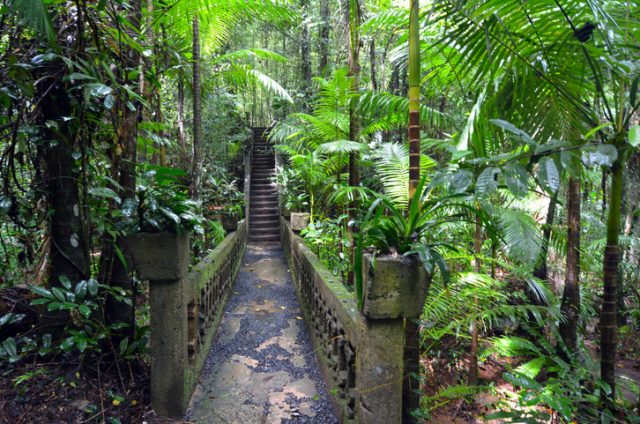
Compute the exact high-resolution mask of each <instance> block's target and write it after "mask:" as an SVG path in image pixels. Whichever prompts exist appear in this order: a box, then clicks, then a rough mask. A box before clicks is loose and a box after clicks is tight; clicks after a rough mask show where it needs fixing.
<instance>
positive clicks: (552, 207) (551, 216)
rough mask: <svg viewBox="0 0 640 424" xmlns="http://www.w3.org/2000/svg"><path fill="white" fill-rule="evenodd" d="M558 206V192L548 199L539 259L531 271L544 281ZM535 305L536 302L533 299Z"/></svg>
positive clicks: (546, 276)
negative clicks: (552, 228)
mask: <svg viewBox="0 0 640 424" xmlns="http://www.w3.org/2000/svg"><path fill="white" fill-rule="evenodd" d="M557 205H558V192H557V191H556V192H555V193H554V195H553V196H552V197H551V198H550V199H549V209H547V220H546V222H545V224H544V230H543V231H542V249H541V250H540V257H539V258H538V265H536V268H535V269H534V271H533V276H534V277H536V278H538V279H540V280H543V281H546V280H547V279H548V278H549V269H548V267H547V256H548V254H549V243H550V241H551V227H552V226H553V222H554V220H555V216H556V207H557ZM532 300H533V301H534V302H536V304H538V301H537V300H535V299H533V298H532Z"/></svg>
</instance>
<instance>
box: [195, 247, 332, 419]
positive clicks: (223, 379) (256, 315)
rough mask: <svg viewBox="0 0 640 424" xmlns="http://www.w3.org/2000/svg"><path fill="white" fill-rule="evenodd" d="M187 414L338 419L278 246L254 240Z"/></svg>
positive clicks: (203, 417)
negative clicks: (256, 242)
mask: <svg viewBox="0 0 640 424" xmlns="http://www.w3.org/2000/svg"><path fill="white" fill-rule="evenodd" d="M233 290H234V292H233V294H232V296H231V299H230V300H229V303H228V304H227V306H226V309H225V313H224V317H223V319H222V323H221V326H220V331H219V333H218V335H217V336H216V340H215V341H214V343H213V347H212V348H211V351H210V352H209V357H208V358H207V361H206V364H205V367H204V370H203V372H202V376H201V377H200V382H199V384H198V387H197V389H196V392H195V394H194V395H193V398H192V400H191V405H190V408H189V411H188V413H187V419H188V420H190V421H193V422H197V423H221V424H227V423H229V424H236V423H237V424H253V423H256V424H262V423H264V424H272V423H273V424H284V423H309V424H311V423H313V424H325V423H331V424H334V423H338V419H337V418H336V416H335V414H334V410H333V407H332V405H331V399H330V397H329V396H330V394H329V393H328V392H327V389H326V386H325V384H324V382H323V380H322V376H321V374H320V370H319V368H318V363H317V362H316V358H315V354H314V351H313V345H312V343H311V340H310V339H309V336H308V334H307V331H306V328H305V326H304V321H302V314H301V312H300V306H299V305H298V301H297V298H296V295H295V289H294V287H293V283H292V282H291V277H290V276H289V274H288V271H287V265H286V260H285V258H284V254H283V252H282V250H281V247H280V245H279V244H276V243H264V244H249V245H248V246H247V253H246V256H245V258H244V261H243V263H242V268H241V269H240V272H239V274H238V280H237V281H236V284H235V286H234V289H233Z"/></svg>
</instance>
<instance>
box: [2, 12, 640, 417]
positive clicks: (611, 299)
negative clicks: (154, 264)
mask: <svg viewBox="0 0 640 424" xmlns="http://www.w3.org/2000/svg"><path fill="white" fill-rule="evenodd" d="M639 85H640V3H638V2H637V1H632V0H602V1H599V0H582V1H577V0H536V1H521V0H480V1H466V0H433V1H426V0H423V2H420V3H419V2H418V0H410V1H409V0H404V1H399V0H394V1H392V0H316V1H310V0H295V1H294V0H172V1H170V0H147V1H146V2H142V1H140V0H100V1H95V2H91V1H89V2H87V1H85V0H0V364H1V367H0V375H1V376H2V377H1V379H2V381H1V382H0V421H3V420H6V421H7V422H37V418H34V417H47V418H43V420H44V421H42V422H66V420H67V419H70V418H69V417H70V416H71V415H69V414H72V412H70V411H73V414H76V415H77V416H78V417H80V418H81V419H86V420H97V421H103V422H142V421H143V417H144V416H146V415H145V414H147V412H148V410H149V405H148V392H147V389H146V379H147V378H148V363H149V346H148V327H149V313H148V286H147V284H146V283H145V282H144V281H140V280H139V279H138V278H137V276H136V275H135V273H134V272H133V270H132V269H130V266H128V262H129V261H128V260H127V259H128V258H127V257H126V251H127V249H126V240H127V236H128V235H131V234H134V233H136V232H140V231H148V232H178V233H183V232H189V233H190V234H191V248H192V251H193V255H192V257H193V263H196V262H197V261H198V259H199V258H201V257H203V256H204V255H206V254H207V253H208V252H210V251H211V249H213V248H214V247H215V246H216V245H217V244H218V243H220V241H221V240H222V239H223V238H224V236H225V228H224V226H223V222H226V221H227V218H232V219H235V220H236V221H237V220H238V219H241V218H242V216H243V213H244V206H245V196H244V193H243V192H242V191H243V178H244V167H243V163H244V158H245V156H246V152H248V151H249V150H250V148H251V137H252V131H251V128H252V127H269V140H270V142H271V143H273V144H274V146H275V149H276V152H277V163H278V169H277V177H276V179H275V181H274V183H276V184H277V185H278V189H279V197H280V200H281V202H280V203H281V205H280V208H281V213H282V214H283V215H285V216H287V215H289V214H291V213H308V214H309V225H308V226H307V228H305V229H304V230H302V232H301V235H302V236H303V237H304V239H305V242H306V243H307V244H308V246H309V247H310V248H311V249H312V250H313V251H314V252H315V253H316V254H317V255H318V256H319V258H320V260H321V261H322V262H323V263H324V264H325V265H326V266H327V267H328V268H329V269H330V270H331V271H332V272H333V273H334V274H335V275H336V276H338V277H339V278H340V280H341V281H342V282H343V284H344V285H345V286H346V287H348V288H349V289H350V290H352V291H353V292H354V296H356V298H358V299H360V298H361V296H362V263H361V262H362V260H361V258H362V253H363V252H372V253H374V254H376V255H384V254H391V255H405V256H408V257H411V258H414V259H415V260H418V261H420V262H421V264H422V265H423V266H424V267H425V269H426V270H427V272H428V274H429V275H430V276H432V281H431V283H430V287H429V293H428V297H427V299H426V304H425V307H424V311H423V314H422V317H421V318H420V320H419V321H417V322H413V321H410V322H407V323H406V327H407V331H408V333H407V334H409V332H411V331H413V333H415V334H418V335H419V337H417V338H416V340H415V342H416V343H418V347H419V349H418V351H419V353H420V368H419V369H416V370H415V373H414V375H413V377H414V378H415V380H416V381H417V382H418V384H417V386H418V387H419V389H418V390H417V391H416V392H417V395H418V397H419V399H418V402H417V404H416V405H415V410H414V412H413V418H412V420H413V421H415V422H481V421H482V420H497V421H496V422H640V409H639V408H640V356H638V348H639V347H640V344H639V341H638V340H639V339H640V338H639V337H638V336H639V335H640V291H639V287H640V225H639V223H638V217H639V215H640V190H639V187H640V150H639V146H640V114H639V112H638V110H639V109H640V90H639ZM101 378H102V379H103V380H102V382H103V383H104V382H105V381H106V382H107V383H105V384H106V386H107V387H109V389H108V390H106V389H105V390H103V387H105V384H102V383H101V384H96V383H95V382H96V381H100V379H101ZM39 387H48V388H56V390H57V393H58V395H57V396H56V397H55V401H52V398H51V397H47V396H49V394H48V393H46V392H47V390H48V389H45V390H41V389H39ZM77 388H79V389H81V390H94V391H96V395H95V396H94V398H93V399H99V400H96V401H95V402H92V403H89V404H87V405H82V407H81V408H78V407H77V406H70V405H68V402H66V401H65V393H70V391H72V390H74V389H77ZM51 390H53V389H51ZM47 402H53V403H51V405H52V406H51V407H50V408H49V409H50V410H49V412H48V414H49V415H43V414H44V412H43V409H42V408H43V405H44V410H47ZM105 403H106V404H107V405H111V406H109V407H107V408H105ZM35 405H37V406H35ZM53 405H55V406H53ZM54 410H55V411H54ZM56 411H57V412H56ZM76 415H74V416H76ZM80 418H79V419H80ZM21 420H22V421H21ZM34 420H36V421H34ZM70 422H71V421H70ZM87 422H88V421H87Z"/></svg>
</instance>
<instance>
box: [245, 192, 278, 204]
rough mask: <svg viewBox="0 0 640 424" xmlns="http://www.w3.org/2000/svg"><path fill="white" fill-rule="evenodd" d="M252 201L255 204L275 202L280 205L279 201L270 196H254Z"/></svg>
mask: <svg viewBox="0 0 640 424" xmlns="http://www.w3.org/2000/svg"><path fill="white" fill-rule="evenodd" d="M251 201H252V202H253V204H254V205H255V204H258V205H259V204H261V203H265V202H270V203H271V202H275V203H278V199H277V198H276V197H274V196H272V195H270V194H266V195H264V196H253V197H252V199H251Z"/></svg>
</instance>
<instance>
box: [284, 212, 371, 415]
mask: <svg viewBox="0 0 640 424" xmlns="http://www.w3.org/2000/svg"><path fill="white" fill-rule="evenodd" d="M280 230H281V240H282V245H283V250H284V252H285V256H286V257H287V261H288V263H289V269H290V272H291V277H292V280H293V282H294V285H295V288H296V294H297V296H298V300H299V301H300V306H301V308H302V311H303V314H304V317H305V324H306V326H307V329H308V331H309V334H310V336H311V340H312V342H313V344H314V347H315V350H316V357H317V359H318V363H319V364H320V370H321V371H322V374H323V376H324V380H325V383H326V384H327V386H328V387H329V391H330V392H331V393H333V394H334V396H332V401H333V404H334V406H335V409H336V412H337V415H338V416H339V417H340V418H341V422H343V423H354V422H356V421H355V400H356V389H355V385H356V363H355V360H356V354H357V345H358V342H357V340H358V321H359V314H358V312H357V303H356V301H355V298H354V296H353V293H351V292H349V291H348V290H347V289H346V288H345V287H344V286H343V285H342V283H341V282H340V281H339V280H338V279H337V278H336V277H335V276H334V275H333V274H332V273H331V271H329V270H328V269H327V268H326V267H325V266H324V265H322V263H321V262H320V260H319V259H318V257H317V256H316V255H315V254H314V253H313V252H312V251H311V250H310V249H309V248H308V247H307V246H306V245H305V244H304V240H303V239H302V238H301V237H299V236H298V235H296V234H295V233H294V232H293V230H292V229H291V224H290V222H289V221H287V220H285V219H284V218H282V219H281V227H280Z"/></svg>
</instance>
